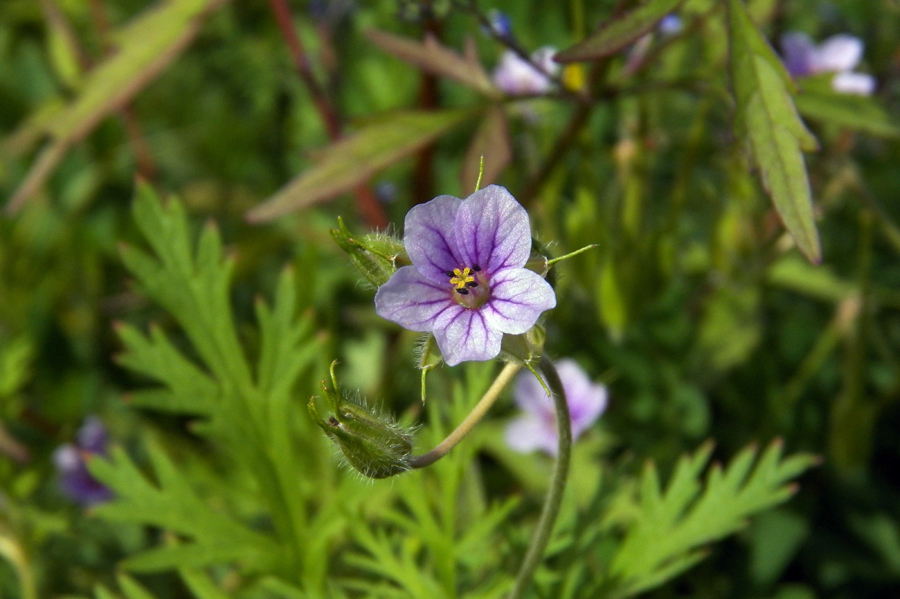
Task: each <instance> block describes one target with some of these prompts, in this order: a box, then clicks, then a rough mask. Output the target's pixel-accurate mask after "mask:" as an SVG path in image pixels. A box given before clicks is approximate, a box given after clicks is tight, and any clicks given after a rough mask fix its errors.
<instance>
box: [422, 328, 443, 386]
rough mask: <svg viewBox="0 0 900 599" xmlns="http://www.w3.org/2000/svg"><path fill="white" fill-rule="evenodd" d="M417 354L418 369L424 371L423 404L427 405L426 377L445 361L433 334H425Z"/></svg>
mask: <svg viewBox="0 0 900 599" xmlns="http://www.w3.org/2000/svg"><path fill="white" fill-rule="evenodd" d="M416 353H417V354H418V359H417V360H416V368H418V369H419V370H421V371H422V403H425V377H427V376H428V373H429V372H431V371H432V370H433V369H434V368H435V367H436V366H440V364H441V362H443V361H444V355H443V354H442V353H441V350H440V348H439V347H438V345H437V341H435V339H434V335H432V334H431V333H425V335H424V336H423V337H422V342H421V343H420V344H419V347H418V348H417V352H416Z"/></svg>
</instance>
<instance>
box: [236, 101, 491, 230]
mask: <svg viewBox="0 0 900 599" xmlns="http://www.w3.org/2000/svg"><path fill="white" fill-rule="evenodd" d="M473 113H474V111H473V110H470V109H453V110H442V111H438V112H423V111H419V112H401V113H395V114H393V115H390V116H389V117H388V118H384V119H382V120H380V121H378V122H375V123H372V124H370V125H368V126H367V127H364V128H362V129H360V130H359V131H357V132H356V133H354V134H353V135H351V136H349V137H347V138H345V139H342V140H341V141H339V142H337V143H335V144H333V145H331V146H328V147H327V148H325V149H324V150H323V151H322V152H320V153H319V161H318V164H316V165H315V166H313V167H312V168H310V169H308V170H306V171H305V172H303V173H302V174H301V175H299V176H298V177H296V178H295V179H294V180H293V181H291V182H290V183H288V184H287V185H285V186H284V187H283V188H281V190H280V191H278V193H276V194H275V195H274V196H272V197H271V198H269V199H268V200H266V201H265V202H263V203H262V204H260V205H259V206H257V207H255V208H253V209H252V210H250V212H248V213H247V219H248V220H249V221H251V222H263V221H268V220H272V219H274V218H277V217H279V216H283V215H285V214H287V213H289V212H293V211H294V210H300V209H301V208H306V207H308V206H311V205H312V204H315V203H316V202H321V201H323V200H327V199H329V198H333V197H334V196H336V195H339V194H341V193H344V192H346V191H350V190H351V189H353V188H355V187H356V186H358V185H360V184H362V183H364V182H365V181H366V180H368V179H369V177H371V176H372V175H374V174H375V173H377V172H378V171H380V170H381V169H383V168H386V167H387V166H390V165H391V164H393V163H395V162H397V161H398V160H400V159H401V158H403V157H405V156H408V155H409V154H412V153H413V152H415V151H417V150H418V149H419V148H421V147H423V146H425V145H427V144H428V143H430V142H431V141H432V140H434V139H435V138H437V137H439V136H441V135H443V134H444V133H446V132H447V131H448V130H450V129H452V128H453V127H455V126H456V125H459V124H460V123H463V122H465V121H467V120H469V119H470V118H471V117H472V116H473Z"/></svg>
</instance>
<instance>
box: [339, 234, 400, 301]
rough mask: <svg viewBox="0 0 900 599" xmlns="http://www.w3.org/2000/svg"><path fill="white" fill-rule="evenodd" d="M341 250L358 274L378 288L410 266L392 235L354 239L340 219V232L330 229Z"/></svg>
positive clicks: (364, 236)
mask: <svg viewBox="0 0 900 599" xmlns="http://www.w3.org/2000/svg"><path fill="white" fill-rule="evenodd" d="M329 233H331V238H332V239H334V241H335V243H337V244H338V245H339V246H340V247H341V249H342V250H344V251H345V252H347V254H348V255H349V256H350V260H351V261H352V262H353V265H354V266H356V268H357V270H359V272H360V273H361V274H362V276H364V277H365V278H366V280H367V281H369V282H370V283H371V284H372V285H375V287H381V286H382V285H384V284H385V283H386V282H387V280H388V279H390V278H391V275H392V274H394V272H395V271H396V270H397V269H398V268H399V267H401V266H404V265H406V264H410V261H409V257H408V256H407V255H406V250H405V249H404V247H403V242H402V241H400V240H398V239H396V238H395V237H393V236H392V235H386V234H384V233H371V234H369V235H362V236H360V237H355V236H353V235H351V234H350V231H349V230H348V229H347V227H346V226H345V225H344V221H343V219H341V218H338V228H337V229H329Z"/></svg>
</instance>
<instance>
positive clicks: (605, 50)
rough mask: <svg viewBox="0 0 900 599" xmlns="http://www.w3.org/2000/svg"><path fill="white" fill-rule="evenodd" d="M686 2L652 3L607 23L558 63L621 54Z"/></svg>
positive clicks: (563, 53) (665, 0) (664, 0)
mask: <svg viewBox="0 0 900 599" xmlns="http://www.w3.org/2000/svg"><path fill="white" fill-rule="evenodd" d="M681 2H682V0H650V1H649V2H647V3H645V4H642V5H641V6H639V7H637V8H636V9H634V10H632V11H630V12H627V13H625V14H623V15H621V16H618V17H615V18H613V19H612V20H611V21H609V22H607V23H604V24H603V25H602V26H601V28H600V30H599V31H597V32H596V33H594V34H593V35H590V36H588V37H587V38H585V39H583V40H582V41H580V42H578V43H577V44H575V45H574V46H572V47H570V48H566V49H565V50H562V51H561V52H558V53H557V54H556V56H555V57H554V60H556V62H578V61H584V60H596V59H598V58H601V57H603V56H610V55H612V54H616V53H617V52H619V51H621V50H622V49H623V48H625V47H626V46H627V45H629V44H631V43H633V42H634V41H635V40H637V39H638V38H639V37H641V36H642V35H644V34H646V33H649V32H650V31H651V30H652V29H653V28H654V27H656V24H657V23H659V22H660V21H661V20H662V18H663V17H665V16H666V15H667V14H669V13H670V12H672V11H673V10H675V9H676V8H677V7H678V5H679V4H681Z"/></svg>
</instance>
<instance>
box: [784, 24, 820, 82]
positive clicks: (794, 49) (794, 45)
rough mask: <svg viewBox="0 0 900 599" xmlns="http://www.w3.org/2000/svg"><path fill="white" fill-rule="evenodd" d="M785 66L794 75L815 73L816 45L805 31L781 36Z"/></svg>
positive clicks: (802, 75)
mask: <svg viewBox="0 0 900 599" xmlns="http://www.w3.org/2000/svg"><path fill="white" fill-rule="evenodd" d="M781 50H782V52H784V66H785V68H787V70H788V73H790V74H791V76H792V77H808V76H809V75H812V74H813V62H814V61H815V59H814V56H815V54H816V47H815V45H814V44H813V42H812V40H811V39H810V38H809V36H808V35H806V34H805V33H798V32H792V33H785V34H784V35H782V36H781Z"/></svg>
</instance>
